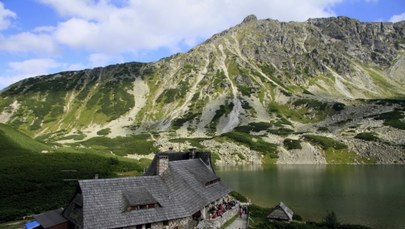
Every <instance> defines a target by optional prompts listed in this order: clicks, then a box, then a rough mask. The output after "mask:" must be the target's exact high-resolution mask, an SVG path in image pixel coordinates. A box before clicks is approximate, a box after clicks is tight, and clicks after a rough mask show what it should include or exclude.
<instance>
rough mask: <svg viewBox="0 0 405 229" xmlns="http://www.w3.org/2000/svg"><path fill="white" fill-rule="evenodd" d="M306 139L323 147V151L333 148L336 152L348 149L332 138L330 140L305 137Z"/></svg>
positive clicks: (313, 136) (314, 136)
mask: <svg viewBox="0 0 405 229" xmlns="http://www.w3.org/2000/svg"><path fill="white" fill-rule="evenodd" d="M303 137H304V139H306V140H307V141H309V142H312V143H314V144H317V145H319V146H321V147H322V149H324V150H326V149H329V148H333V149H336V150H341V149H347V148H348V147H347V145H345V144H343V143H341V142H339V141H336V140H334V139H332V138H328V137H325V136H319V135H304V136H303Z"/></svg>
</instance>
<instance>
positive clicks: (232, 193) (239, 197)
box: [229, 191, 248, 202]
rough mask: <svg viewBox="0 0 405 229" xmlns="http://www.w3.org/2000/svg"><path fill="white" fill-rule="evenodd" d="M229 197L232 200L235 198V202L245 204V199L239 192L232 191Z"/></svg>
mask: <svg viewBox="0 0 405 229" xmlns="http://www.w3.org/2000/svg"><path fill="white" fill-rule="evenodd" d="M229 195H230V196H232V197H233V198H235V199H236V200H238V201H240V202H247V201H248V200H247V198H246V197H245V196H244V195H242V194H240V193H239V192H236V191H232V192H231V193H229Z"/></svg>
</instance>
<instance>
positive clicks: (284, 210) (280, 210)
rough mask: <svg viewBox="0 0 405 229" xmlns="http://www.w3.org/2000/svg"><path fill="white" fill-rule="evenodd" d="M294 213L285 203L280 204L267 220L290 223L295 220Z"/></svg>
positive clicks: (272, 210) (273, 209)
mask: <svg viewBox="0 0 405 229" xmlns="http://www.w3.org/2000/svg"><path fill="white" fill-rule="evenodd" d="M293 215H294V212H293V211H292V210H291V209H289V208H288V207H287V206H286V205H285V204H284V203H283V202H280V203H279V204H278V205H277V206H275V207H274V208H272V209H271V211H270V213H269V214H268V215H267V218H268V219H269V220H270V221H271V220H277V221H287V222H290V221H291V220H292V218H293Z"/></svg>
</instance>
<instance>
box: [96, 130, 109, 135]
mask: <svg viewBox="0 0 405 229" xmlns="http://www.w3.org/2000/svg"><path fill="white" fill-rule="evenodd" d="M109 133H111V129H110V128H105V129H102V130H99V131H97V135H102V136H105V135H108V134H109Z"/></svg>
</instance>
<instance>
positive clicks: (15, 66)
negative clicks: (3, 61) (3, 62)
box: [0, 58, 63, 89]
mask: <svg viewBox="0 0 405 229" xmlns="http://www.w3.org/2000/svg"><path fill="white" fill-rule="evenodd" d="M61 66H63V64H61V63H58V62H56V61H55V60H53V59H49V58H40V59H28V60H24V61H21V62H10V63H8V69H7V70H6V71H5V72H6V74H7V76H0V78H1V83H0V89H1V88H3V87H5V86H8V85H10V84H12V83H15V82H17V81H19V80H22V79H24V78H27V77H31V76H38V75H45V74H49V73H51V72H52V71H53V70H55V69H58V68H59V67H61Z"/></svg>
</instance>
